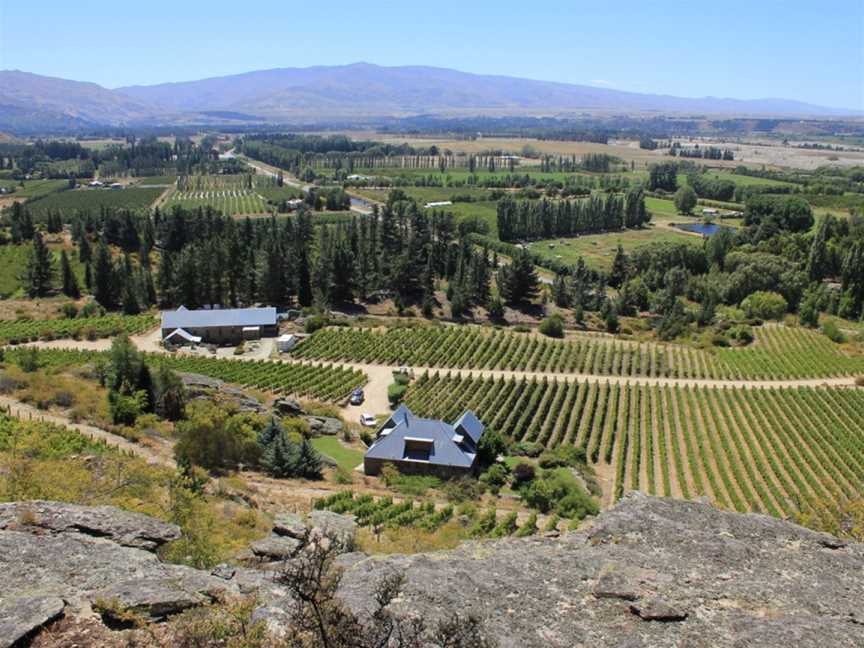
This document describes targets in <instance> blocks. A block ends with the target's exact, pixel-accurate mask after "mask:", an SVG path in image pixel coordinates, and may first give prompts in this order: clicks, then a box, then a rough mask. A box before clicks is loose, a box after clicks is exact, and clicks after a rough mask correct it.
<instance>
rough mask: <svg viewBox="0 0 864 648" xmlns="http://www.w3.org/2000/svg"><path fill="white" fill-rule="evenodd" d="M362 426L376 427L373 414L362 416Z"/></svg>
mask: <svg viewBox="0 0 864 648" xmlns="http://www.w3.org/2000/svg"><path fill="white" fill-rule="evenodd" d="M360 425H362V426H363V427H375V417H374V416H372V415H371V414H361V415H360Z"/></svg>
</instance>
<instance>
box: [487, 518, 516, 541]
mask: <svg viewBox="0 0 864 648" xmlns="http://www.w3.org/2000/svg"><path fill="white" fill-rule="evenodd" d="M516 520H517V515H516V511H511V512H510V513H508V514H507V515H505V516H504V518H503V519H502V520H501V521H500V522H499V523H498V524H497V525H495V528H494V529H492V533H491V536H492V537H493V538H506V537H507V536H509V535H513V534H514V533H516V529H517V528H518V527H517V525H516Z"/></svg>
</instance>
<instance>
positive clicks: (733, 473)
mask: <svg viewBox="0 0 864 648" xmlns="http://www.w3.org/2000/svg"><path fill="white" fill-rule="evenodd" d="M406 403H407V404H408V406H409V407H410V408H411V409H412V410H413V411H414V412H416V413H417V414H418V415H420V416H433V417H441V418H444V419H445V420H453V419H454V418H455V417H456V416H458V414H459V413H460V412H462V411H463V410H464V409H466V408H467V409H472V410H474V411H475V412H476V413H477V415H478V416H479V417H480V419H481V420H482V421H483V422H484V423H486V425H488V426H489V427H491V428H493V429H497V430H500V431H501V432H503V433H505V434H507V435H508V436H509V437H510V438H512V439H513V440H515V441H534V442H538V443H541V444H542V445H544V446H545V447H547V448H554V447H556V446H559V445H562V444H571V445H576V446H579V447H582V448H584V449H585V450H586V454H587V456H588V459H589V461H591V462H592V463H594V464H595V465H598V466H599V467H600V468H601V474H612V475H614V477H613V478H612V484H611V486H610V485H607V488H606V490H607V500H609V501H613V500H617V499H618V498H620V497H621V496H622V495H623V494H624V493H625V492H627V491H630V490H641V491H644V492H647V493H651V494H658V495H664V496H672V497H680V498H685V499H690V498H695V497H698V496H708V497H710V498H711V499H712V500H714V501H715V502H716V503H717V504H719V505H720V506H723V507H726V508H731V509H735V510H738V511H762V512H767V513H770V514H772V515H776V516H792V515H794V514H796V513H798V512H801V511H803V512H808V513H812V514H815V515H818V516H820V517H824V518H826V519H830V518H832V516H834V515H835V514H836V510H837V507H838V506H839V505H841V504H843V503H844V502H847V501H849V500H853V499H855V498H861V497H864V427H862V421H864V391H862V390H856V389H840V388H835V389H826V388H797V389H759V388H753V389H745V388H731V387H730V388H710V387H693V386H683V387H682V386H659V385H650V386H649V385H640V384H635V383H634V384H625V385H615V384H608V383H606V382H603V381H585V382H563V381H556V380H549V379H535V380H531V379H517V378H471V377H459V376H450V375H449V374H447V373H445V374H441V373H440V372H434V373H432V374H423V375H422V376H421V377H420V378H419V379H418V380H417V381H416V382H415V383H414V384H413V385H412V386H411V387H410V389H409V391H408V393H407V395H406Z"/></svg>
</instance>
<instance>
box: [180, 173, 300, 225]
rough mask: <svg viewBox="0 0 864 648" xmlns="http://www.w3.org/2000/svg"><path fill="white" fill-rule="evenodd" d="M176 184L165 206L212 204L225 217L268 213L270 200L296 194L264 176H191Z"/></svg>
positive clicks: (185, 206)
mask: <svg viewBox="0 0 864 648" xmlns="http://www.w3.org/2000/svg"><path fill="white" fill-rule="evenodd" d="M177 185H178V186H177V188H176V190H174V191H172V193H171V194H170V195H169V196H168V199H167V200H166V203H165V204H166V206H167V207H171V206H172V205H178V206H180V207H183V208H184V209H196V208H199V207H212V208H213V209H216V210H218V211H220V212H221V213H223V214H225V215H227V216H238V215H246V214H267V213H270V212H271V211H272V207H271V205H270V204H269V203H276V202H279V201H282V200H290V199H292V198H297V197H298V195H299V191H298V190H297V189H294V188H292V187H278V186H277V185H276V183H275V180H273V179H272V178H264V177H263V176H246V175H232V176H193V177H184V178H181V179H180V180H178V183H177Z"/></svg>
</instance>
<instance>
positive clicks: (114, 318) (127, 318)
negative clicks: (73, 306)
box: [0, 315, 156, 344]
mask: <svg viewBox="0 0 864 648" xmlns="http://www.w3.org/2000/svg"><path fill="white" fill-rule="evenodd" d="M154 326H156V317H154V316H153V315H106V316H104V317H76V318H69V319H52V320H2V321H0V344H20V343H24V342H32V341H35V340H39V339H58V338H77V337H84V338H91V339H95V338H103V337H110V336H113V335H119V334H120V333H126V334H127V335H136V334H138V333H143V332H144V331H147V330H149V329H151V328H153V327H154Z"/></svg>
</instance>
